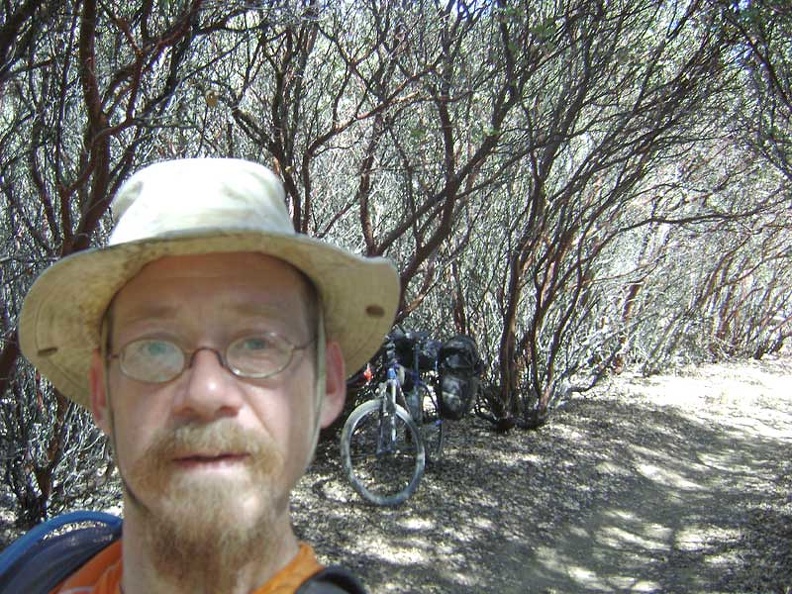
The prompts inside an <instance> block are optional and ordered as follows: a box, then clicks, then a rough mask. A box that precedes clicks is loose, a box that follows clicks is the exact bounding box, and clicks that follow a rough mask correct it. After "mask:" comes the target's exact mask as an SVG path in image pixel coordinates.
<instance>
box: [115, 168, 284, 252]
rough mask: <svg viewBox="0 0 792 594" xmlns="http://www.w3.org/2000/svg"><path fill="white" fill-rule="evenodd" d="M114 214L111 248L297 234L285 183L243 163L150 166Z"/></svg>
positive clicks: (127, 186) (128, 186)
mask: <svg viewBox="0 0 792 594" xmlns="http://www.w3.org/2000/svg"><path fill="white" fill-rule="evenodd" d="M112 210H113V213H114V215H115V217H116V219H117V224H116V226H115V228H114V230H113V232H112V234H111V235H110V239H109V241H108V243H109V245H119V244H122V243H129V242H133V241H141V240H146V239H155V238H163V237H172V236H177V235H181V234H186V233H192V232H196V231H207V230H223V231H225V232H233V231H264V232H269V233H282V234H294V226H293V224H292V221H291V218H290V217H289V213H288V211H287V210H286V204H285V193H284V191H283V186H282V184H281V182H280V180H279V179H278V178H277V177H276V176H275V174H274V173H272V172H271V171H270V170H269V169H267V168H266V167H263V166H261V165H258V164H256V163H250V162H247V161H241V160H237V159H180V160H175V161H167V162H163V163H157V164H154V165H150V166H149V167H147V168H145V169H143V170H141V171H139V172H138V173H136V174H135V175H133V176H132V177H131V178H129V180H127V181H126V182H125V183H124V184H123V185H122V186H121V188H120V189H119V191H118V193H117V194H116V197H115V199H114V200H113V203H112Z"/></svg>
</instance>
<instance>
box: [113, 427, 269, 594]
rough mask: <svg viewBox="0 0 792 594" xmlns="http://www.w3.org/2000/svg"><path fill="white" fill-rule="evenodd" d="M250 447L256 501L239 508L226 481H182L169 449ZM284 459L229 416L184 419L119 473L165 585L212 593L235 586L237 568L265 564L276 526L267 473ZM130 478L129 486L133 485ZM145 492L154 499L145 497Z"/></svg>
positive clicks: (232, 448) (239, 504)
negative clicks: (205, 421) (202, 421)
mask: <svg viewBox="0 0 792 594" xmlns="http://www.w3.org/2000/svg"><path fill="white" fill-rule="evenodd" d="M209 444H212V447H217V449H219V450H230V451H241V450H244V451H248V452H251V454H252V456H253V460H254V464H253V465H252V467H251V475H252V477H253V484H254V485H255V488H256V490H257V493H258V497H259V498H260V501H261V502H263V503H260V504H259V509H257V510H256V512H255V513H253V514H252V516H250V517H248V515H250V514H247V515H246V514H245V510H244V508H243V506H242V503H241V502H240V497H241V494H240V493H236V492H234V489H233V484H232V485H223V484H221V483H218V482H212V483H210V484H205V483H199V484H194V483H193V484H190V483H189V481H188V484H182V481H180V480H179V479H178V478H174V477H173V476H171V469H170V468H169V464H168V462H167V461H168V460H170V459H171V458H172V454H173V452H181V451H185V449H187V450H189V449H190V448H193V450H194V449H200V448H201V447H208V446H209ZM279 467H282V465H281V458H280V456H278V454H277V452H276V451H275V450H274V449H273V448H272V447H271V446H270V444H269V443H264V442H262V440H261V439H260V437H259V436H257V435H251V434H249V433H246V432H243V431H242V430H240V429H239V428H238V427H236V426H235V425H233V424H232V423H224V422H222V421H221V422H218V423H216V424H214V425H210V426H186V427H181V428H179V429H177V430H176V431H175V432H173V433H169V434H167V435H164V436H162V437H161V438H160V439H158V440H157V441H156V442H155V443H154V444H153V445H152V447H151V448H150V449H149V451H148V452H146V454H145V455H144V456H143V458H142V459H141V460H140V461H139V462H138V463H136V465H135V466H134V467H133V468H132V470H131V472H130V473H129V474H130V476H129V480H127V479H126V477H125V478H124V479H123V482H124V488H125V491H126V495H127V500H128V502H129V504H130V506H131V508H132V509H130V511H131V512H132V513H133V514H135V517H136V519H137V520H138V521H139V525H140V526H141V528H142V531H141V533H142V535H143V538H144V544H145V546H146V547H147V555H148V557H149V559H150V562H151V563H152V565H153V567H154V569H155V570H156V572H157V574H158V576H159V577H160V578H161V579H163V580H165V581H166V582H167V583H168V584H170V585H171V586H172V590H170V591H185V592H195V593H205V594H217V593H221V592H230V591H232V590H233V588H234V586H235V584H236V581H237V579H238V578H239V575H240V570H241V569H242V568H243V567H245V566H250V565H251V564H252V563H254V562H255V563H258V564H259V565H260V564H267V563H268V561H271V560H272V559H273V556H274V555H276V554H277V544H278V543H276V542H273V540H274V539H275V538H277V537H276V536H275V535H277V534H278V530H277V526H276V511H275V507H276V506H275V504H276V503H277V502H275V501H274V494H273V493H272V492H271V490H270V489H271V476H272V474H273V472H274V471H275V470H276V469H278V468H279ZM132 485H134V488H133V487H132ZM142 494H146V496H147V499H148V500H149V501H153V502H155V503H153V504H148V505H147V504H145V503H144V501H143V499H142V498H141V496H140V495H142Z"/></svg>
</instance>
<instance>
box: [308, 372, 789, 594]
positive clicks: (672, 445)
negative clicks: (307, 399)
mask: <svg viewBox="0 0 792 594" xmlns="http://www.w3.org/2000/svg"><path fill="white" fill-rule="evenodd" d="M790 453H792V361H790V359H788V358H787V359H781V360H771V361H765V362H763V363H756V362H747V363H740V364H730V365H720V366H707V367H703V368H700V369H696V370H688V371H687V372H685V373H684V374H681V375H677V376H660V377H654V378H648V379H643V378H637V377H624V376H623V377H620V378H617V379H616V380H615V381H613V382H612V383H611V384H610V385H608V386H605V387H603V390H602V391H601V392H600V394H599V395H597V396H596V397H592V398H578V399H576V400H574V401H572V402H570V403H569V404H568V405H567V406H566V407H565V408H564V409H562V410H559V411H558V412H557V413H556V414H555V416H554V417H553V418H552V419H551V422H550V424H549V425H548V426H547V427H545V428H543V429H542V430H540V431H539V432H535V433H513V434H510V435H508V436H506V437H498V436H495V435H493V434H492V433H491V432H490V431H489V430H488V427H487V426H486V425H485V424H483V423H481V422H480V421H478V420H475V419H471V420H469V421H465V422H463V423H460V424H457V425H454V426H452V427H451V429H450V433H449V440H448V448H447V457H446V459H445V461H444V463H443V464H442V466H440V467H439V468H437V469H435V470H434V471H433V472H431V473H429V474H428V475H427V476H426V478H425V481H424V482H423V483H422V485H421V487H420V489H419V492H418V493H417V495H416V496H415V497H414V498H413V499H411V500H410V501H409V502H408V503H407V504H406V505H404V506H402V507H401V508H397V509H394V510H383V509H378V508H372V507H370V506H368V505H366V504H364V503H362V502H360V501H359V500H358V498H357V497H356V496H355V495H354V493H353V492H352V491H351V489H350V488H349V487H348V486H347V485H346V484H345V483H344V481H343V479H342V478H341V473H340V468H339V465H338V462H337V452H336V451H335V450H334V449H333V448H332V447H330V448H329V449H328V450H327V451H325V452H324V456H323V457H321V458H320V459H319V461H318V462H317V464H316V465H315V467H314V469H313V470H312V471H311V473H310V474H309V476H308V477H307V478H306V480H305V481H304V483H303V486H302V488H301V490H300V492H299V493H298V496H297V497H296V500H295V509H296V512H297V524H298V527H299V529H300V531H301V533H302V534H303V535H304V536H305V537H306V538H307V539H309V540H311V541H313V542H314V543H315V544H316V545H317V548H318V550H319V551H320V553H321V554H322V555H323V557H324V558H325V559H326V560H327V561H332V562H343V563H345V564H347V565H350V566H352V567H353V568H354V569H355V570H356V571H357V572H358V573H359V574H360V575H361V576H362V577H363V579H364V581H365V582H366V584H367V585H368V586H369V588H370V589H371V591H372V593H373V594H380V593H386V592H454V593H455V592H480V591H496V592H501V593H503V592H512V593H523V592H541V593H545V594H560V593H577V592H674V593H708V594H709V593H713V592H724V593H727V592H728V593H737V592H767V593H773V594H775V593H778V594H790V592H792V500H791V499H790V494H791V493H792V472H790V470H792V464H790V462H789V460H790V458H792V456H790Z"/></svg>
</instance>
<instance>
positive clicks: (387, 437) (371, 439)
mask: <svg viewBox="0 0 792 594" xmlns="http://www.w3.org/2000/svg"><path fill="white" fill-rule="evenodd" d="M341 460H342V462H343V464H344V472H345V473H346V475H347V478H348V479H349V482H350V483H352V487H353V488H354V489H355V491H357V493H358V494H359V495H360V496H361V497H363V498H364V499H366V500H367V501H370V502H371V503H373V504H375V505H383V506H385V505H399V504H400V503H404V501H406V500H407V499H408V498H409V497H410V496H411V495H412V494H413V493H415V490H416V489H417V488H418V483H419V482H420V481H421V477H422V476H423V473H424V468H425V466H426V451H425V450H424V444H423V440H422V439H421V435H420V432H419V430H418V427H417V426H416V424H415V423H414V422H413V420H412V418H411V417H410V414H409V413H408V412H407V411H406V410H404V408H402V407H401V406H398V405H396V408H395V410H394V413H391V414H389V413H387V411H386V410H385V407H384V406H383V402H382V400H381V399H377V400H371V401H369V402H365V403H363V404H361V405H360V406H358V407H357V408H356V409H355V410H353V411H352V414H350V415H349V418H348V419H347V421H346V423H345V424H344V429H343V431H342V432H341Z"/></svg>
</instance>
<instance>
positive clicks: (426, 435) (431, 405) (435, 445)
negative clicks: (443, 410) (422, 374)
mask: <svg viewBox="0 0 792 594" xmlns="http://www.w3.org/2000/svg"><path fill="white" fill-rule="evenodd" d="M416 389H417V390H418V395H419V398H420V400H419V402H420V403H421V410H422V414H421V437H422V438H423V441H424V448H425V449H426V463H427V464H434V463H436V462H439V461H440V458H441V457H442V456H443V443H444V441H445V424H444V423H443V419H442V418H441V417H440V407H439V406H438V403H437V396H436V395H435V394H434V393H433V392H432V391H431V389H430V388H429V387H428V386H427V385H426V384H419V385H418V386H416Z"/></svg>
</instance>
